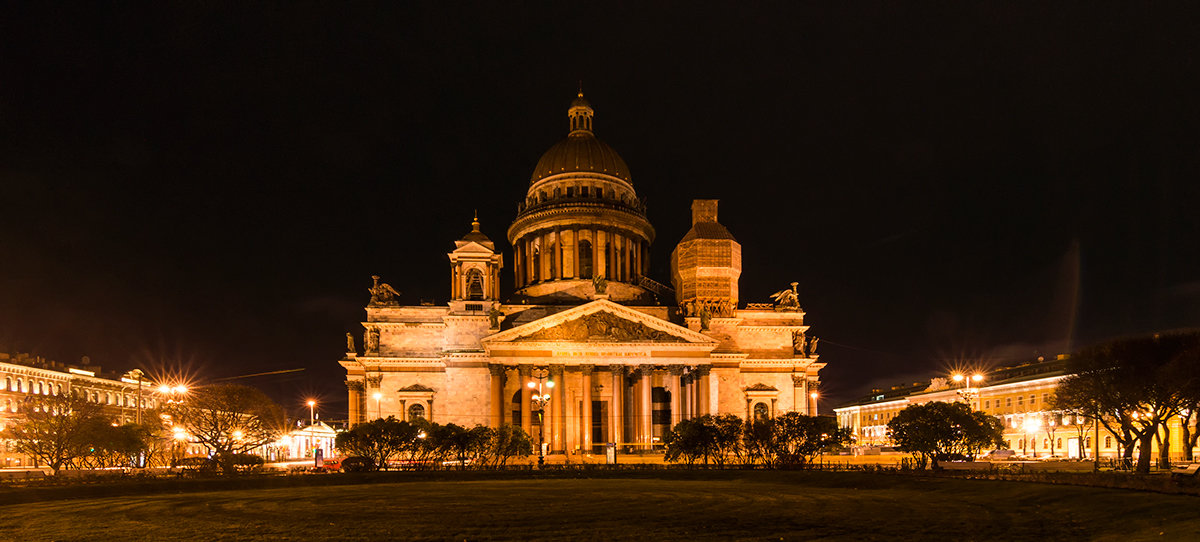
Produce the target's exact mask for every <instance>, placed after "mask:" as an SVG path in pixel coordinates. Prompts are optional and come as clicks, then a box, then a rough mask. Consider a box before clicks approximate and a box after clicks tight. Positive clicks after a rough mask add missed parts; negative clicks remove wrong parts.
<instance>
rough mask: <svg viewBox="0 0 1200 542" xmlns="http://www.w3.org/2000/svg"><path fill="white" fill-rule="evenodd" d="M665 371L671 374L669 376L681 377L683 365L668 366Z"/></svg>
mask: <svg viewBox="0 0 1200 542" xmlns="http://www.w3.org/2000/svg"><path fill="white" fill-rule="evenodd" d="M667 371H669V372H670V373H671V376H682V375H683V365H668V366H667Z"/></svg>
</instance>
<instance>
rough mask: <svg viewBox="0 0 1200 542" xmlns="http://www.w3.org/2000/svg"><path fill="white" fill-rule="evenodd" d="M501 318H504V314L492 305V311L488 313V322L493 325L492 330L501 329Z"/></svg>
mask: <svg viewBox="0 0 1200 542" xmlns="http://www.w3.org/2000/svg"><path fill="white" fill-rule="evenodd" d="M501 316H504V313H502V312H500V309H498V308H496V306H495V305H492V310H490V311H488V322H489V323H490V324H491V329H500V317H501Z"/></svg>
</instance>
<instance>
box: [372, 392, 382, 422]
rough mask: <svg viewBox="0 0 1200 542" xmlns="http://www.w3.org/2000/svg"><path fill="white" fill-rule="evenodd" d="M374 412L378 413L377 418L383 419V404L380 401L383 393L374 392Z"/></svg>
mask: <svg viewBox="0 0 1200 542" xmlns="http://www.w3.org/2000/svg"><path fill="white" fill-rule="evenodd" d="M374 397H375V413H376V414H378V415H379V419H383V406H382V404H381V403H380V401H382V400H383V394H382V393H379V392H375V395H374Z"/></svg>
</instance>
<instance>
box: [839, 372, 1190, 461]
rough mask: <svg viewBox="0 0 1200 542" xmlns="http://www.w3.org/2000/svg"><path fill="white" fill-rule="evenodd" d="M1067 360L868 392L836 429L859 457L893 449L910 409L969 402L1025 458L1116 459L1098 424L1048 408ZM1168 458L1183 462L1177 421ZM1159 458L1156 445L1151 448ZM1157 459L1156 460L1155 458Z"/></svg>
mask: <svg viewBox="0 0 1200 542" xmlns="http://www.w3.org/2000/svg"><path fill="white" fill-rule="evenodd" d="M1065 365H1066V357H1065V356H1059V357H1058V358H1057V359H1053V360H1039V361H1035V362H1030V363H1026V364H1022V365H1018V366H1014V367H1005V368H1002V369H997V370H994V371H990V372H989V373H987V374H986V375H983V379H982V380H981V381H979V382H978V383H972V384H970V385H967V384H966V382H969V381H967V380H964V381H963V382H962V383H958V382H954V381H953V380H951V379H948V378H934V379H932V380H930V381H929V382H928V383H914V384H912V385H906V386H895V387H893V388H891V389H889V390H882V389H877V390H872V394H871V395H870V396H868V397H866V398H864V399H862V400H860V401H855V402H854V403H851V404H848V405H844V406H841V407H839V408H835V409H834V412H835V413H836V414H837V419H838V424H839V425H840V426H842V427H846V428H849V429H850V430H851V434H852V435H853V437H854V440H855V444H856V445H857V448H858V449H859V451H860V452H864V451H870V450H871V449H873V448H874V449H877V448H879V447H885V446H889V445H890V444H891V442H890V440H889V439H888V437H887V424H888V422H889V421H891V419H892V418H894V417H896V414H898V413H899V412H900V411H901V410H904V409H905V408H906V407H908V406H909V405H916V404H923V403H928V402H932V401H941V402H953V401H961V402H966V403H968V404H969V405H970V406H971V408H973V409H975V410H980V411H983V412H986V413H988V414H991V415H993V416H995V417H996V418H998V419H999V420H1000V422H1001V423H1002V424H1003V425H1004V440H1005V441H1006V442H1007V443H1008V447H1009V449H1012V450H1015V451H1016V452H1017V453H1018V454H1023V455H1025V456H1029V457H1051V456H1054V457H1064V458H1082V457H1088V458H1092V457H1095V456H1096V454H1097V453H1098V454H1099V457H1102V458H1116V457H1118V456H1119V454H1120V451H1121V450H1120V447H1119V445H1118V444H1117V440H1116V439H1115V438H1113V436H1112V434H1110V433H1109V432H1108V431H1107V430H1106V429H1104V427H1103V426H1102V425H1099V424H1095V423H1092V422H1091V421H1089V420H1086V419H1084V418H1083V417H1081V416H1070V415H1064V414H1063V413H1061V412H1057V411H1055V410H1054V409H1053V408H1052V407H1051V400H1052V398H1053V396H1054V390H1055V389H1056V388H1057V387H1058V383H1059V381H1061V380H1062V379H1063V378H1066V377H1067V373H1066V372H1065ZM1167 425H1168V427H1170V430H1171V431H1170V439H1171V451H1172V457H1173V458H1174V459H1178V458H1180V457H1183V439H1182V435H1183V432H1182V430H1181V427H1180V419H1179V417H1178V416H1175V417H1172V418H1171V419H1169V420H1168V421H1167ZM1154 449H1155V451H1154V453H1155V454H1157V453H1158V452H1157V449H1158V446H1157V444H1155V445H1154ZM1155 457H1157V455H1155Z"/></svg>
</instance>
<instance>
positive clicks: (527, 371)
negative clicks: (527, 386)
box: [517, 365, 533, 378]
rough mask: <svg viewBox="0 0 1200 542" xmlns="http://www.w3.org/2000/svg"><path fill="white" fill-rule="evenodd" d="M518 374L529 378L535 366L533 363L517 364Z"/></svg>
mask: <svg viewBox="0 0 1200 542" xmlns="http://www.w3.org/2000/svg"><path fill="white" fill-rule="evenodd" d="M517 374H519V375H521V376H522V377H526V378H528V377H530V376H532V375H533V366H532V365H518V366H517Z"/></svg>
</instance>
